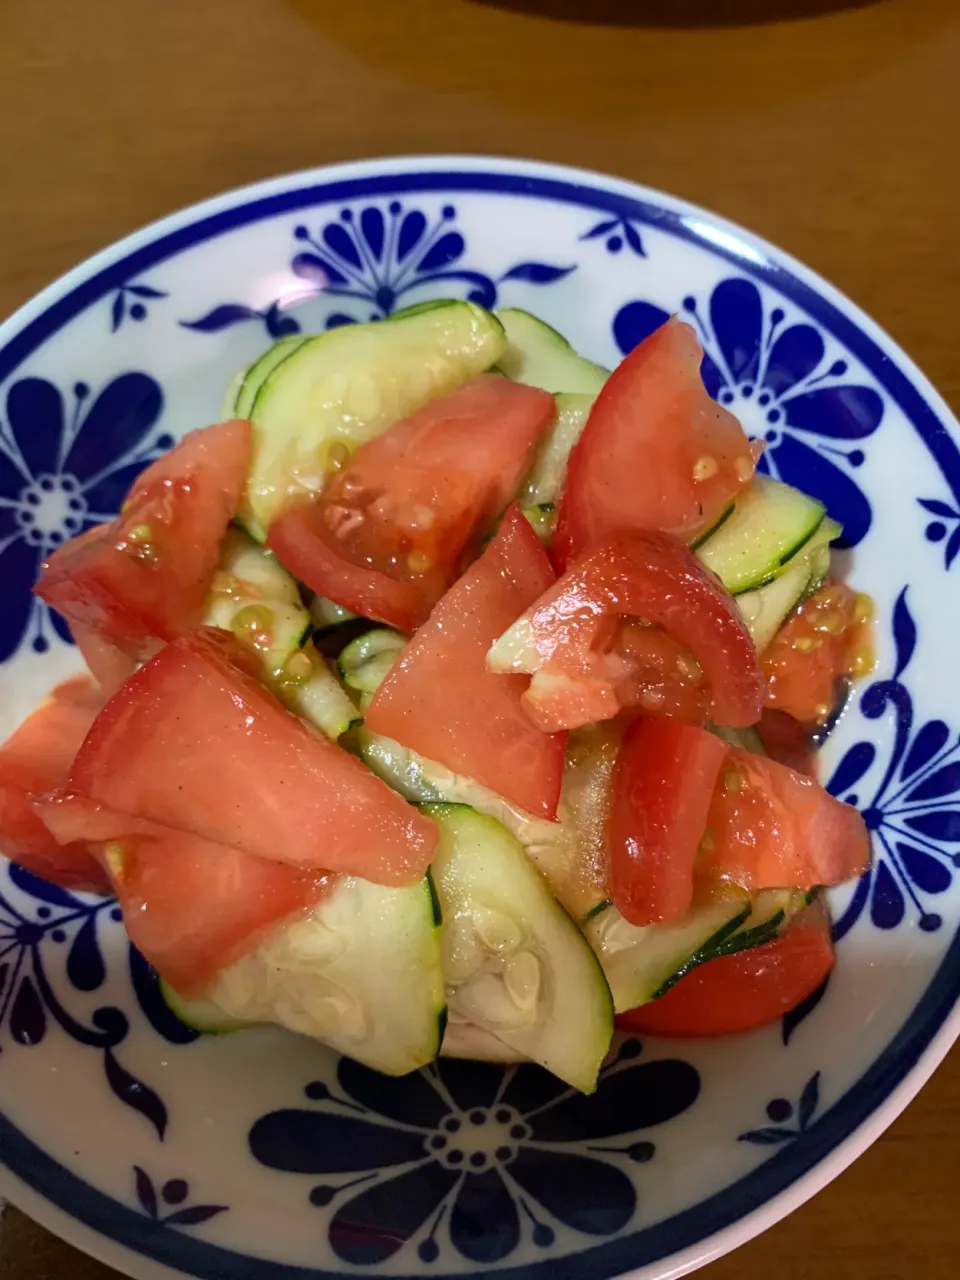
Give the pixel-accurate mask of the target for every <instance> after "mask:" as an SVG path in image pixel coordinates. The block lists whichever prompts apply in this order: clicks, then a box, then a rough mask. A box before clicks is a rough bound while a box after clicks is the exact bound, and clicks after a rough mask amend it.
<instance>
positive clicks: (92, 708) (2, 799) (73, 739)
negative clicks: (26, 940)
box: [0, 676, 110, 893]
mask: <svg viewBox="0 0 960 1280" xmlns="http://www.w3.org/2000/svg"><path fill="white" fill-rule="evenodd" d="M102 705H103V698H102V697H101V695H100V694H99V692H98V691H97V690H96V689H95V688H94V686H93V684H92V682H91V681H90V680H89V679H87V678H86V677H83V676H81V677H79V678H77V679H73V680H68V681H66V682H65V683H64V684H62V685H60V686H59V688H57V689H55V690H54V691H53V693H52V694H51V695H50V697H49V698H47V699H46V701H44V702H42V703H41V704H40V706H39V707H37V709H36V711H34V712H33V714H32V715H31V716H29V717H28V719H27V720H25V721H24V723H23V724H22V725H21V726H20V728H19V729H17V731H16V732H15V733H14V734H13V736H12V737H11V738H9V739H8V740H7V741H6V742H5V743H4V744H3V746H2V747H0V849H2V852H3V853H4V854H6V855H7V857H9V858H12V859H13V860H14V861H15V862H19V863H20V865H21V866H23V867H26V869H27V870H28V871H32V872H33V874H34V875H37V876H40V877H42V878H43V879H44V880H50V881H51V882H52V883H53V884H58V885H60V886H61V887H62V888H64V889H88V890H91V891H92V892H94V893H109V891H110V884H109V881H108V880H107V878H106V876H105V875H104V873H103V870H102V868H101V867H100V865H99V864H98V863H97V862H96V861H95V859H93V858H92V857H91V856H90V853H89V851H88V849H87V847H86V845H84V844H82V843H72V844H67V845H60V844H59V843H58V842H57V841H56V840H55V839H54V837H53V836H52V835H51V834H50V832H49V831H48V830H47V828H46V826H45V825H44V823H43V822H42V821H41V819H40V818H39V817H38V816H37V815H36V813H35V812H34V811H33V808H32V806H31V803H30V797H31V796H32V795H34V794H37V793H40V792H44V791H50V790H51V789H52V788H54V787H60V786H63V784H64V783H65V782H66V780H67V775H68V774H69V772H70V767H71V765H72V764H73V761H74V757H75V756H76V754H77V752H78V751H79V749H80V744H81V743H82V742H83V739H84V737H85V736H86V734H87V731H88V729H89V728H90V726H91V725H92V724H93V721H94V719H95V718H96V715H97V712H98V711H99V710H100V708H101V706H102Z"/></svg>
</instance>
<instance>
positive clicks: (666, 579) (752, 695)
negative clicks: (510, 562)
mask: <svg viewBox="0 0 960 1280" xmlns="http://www.w3.org/2000/svg"><path fill="white" fill-rule="evenodd" d="M630 620H633V621H630ZM637 622H639V623H640V624H641V625H639V626H637V625H636V623H637ZM624 624H627V625H626V627H625V626H624ZM648 631H649V632H650V633H651V634H650V636H649V638H648V639H647V640H644V639H643V637H644V635H645V633H646V632H648ZM487 662H488V666H489V667H490V669H491V670H493V671H500V672H506V671H526V672H528V673H530V674H531V675H532V676H533V679H532V681H531V682H530V687H529V689H527V691H526V693H525V694H524V695H523V705H524V708H525V710H526V712H527V714H528V715H529V716H530V718H531V719H532V721H533V723H534V724H536V725H537V727H538V728H540V729H543V730H544V731H545V732H552V731H555V730H557V729H564V728H569V729H572V728H575V727H576V726H578V725H581V724H588V723H590V722H593V721H599V720H607V719H610V718H611V717H613V716H615V715H616V714H617V713H618V712H619V711H621V710H633V711H636V712H639V711H643V712H646V713H648V714H663V713H664V712H666V713H669V714H673V715H684V717H685V718H690V719H693V720H701V721H702V720H704V719H707V718H708V717H709V719H711V720H712V721H713V722H714V723H715V724H720V725H732V726H735V727H744V726H746V725H750V724H754V723H755V722H756V721H757V720H758V719H759V717H760V711H761V708H762V705H763V693H764V686H763V677H762V675H761V673H760V667H759V664H758V662H757V655H756V650H755V649H754V646H753V641H752V640H751V639H750V634H749V632H748V631H747V629H746V627H745V626H744V623H743V619H742V618H741V617H740V614H739V612H738V610H737V606H736V605H735V603H734V601H733V599H732V597H731V596H729V595H728V594H727V592H726V591H724V589H723V587H721V585H720V583H719V582H718V581H717V579H716V578H715V577H714V576H713V574H711V573H710V572H709V571H708V570H707V569H705V568H704V566H703V565H702V564H701V563H700V561H699V560H698V559H697V558H696V556H695V555H694V554H693V553H692V552H691V551H690V550H688V548H687V547H685V546H684V544H683V543H682V542H681V541H680V540H679V539H678V538H675V537H673V536H672V535H670V534H667V533H655V532H640V533H620V534H614V535H613V536H612V537H610V538H607V539H606V540H605V541H604V542H602V543H600V544H599V545H598V546H596V547H594V548H593V549H592V550H591V551H588V552H587V553H586V555H584V556H581V558H580V559H579V560H577V561H575V562H574V564H572V565H571V566H570V568H569V569H568V570H567V572H566V573H565V574H564V575H563V577H562V578H561V579H560V580H559V581H558V582H557V583H556V584H555V585H554V586H552V587H550V588H549V590H547V591H546V592H545V593H544V594H543V596H542V597H541V598H540V599H539V600H538V601H537V602H536V604H534V605H533V606H532V607H531V608H530V609H528V610H527V612H526V613H525V614H524V615H523V617H522V618H520V619H519V620H518V621H517V622H516V623H514V625H513V626H512V627H510V628H509V629H508V630H507V631H506V632H505V633H504V635H503V636H501V638H500V639H499V640H498V641H497V643H496V644H495V645H494V646H493V647H492V648H491V650H490V654H489V656H488V659H487Z"/></svg>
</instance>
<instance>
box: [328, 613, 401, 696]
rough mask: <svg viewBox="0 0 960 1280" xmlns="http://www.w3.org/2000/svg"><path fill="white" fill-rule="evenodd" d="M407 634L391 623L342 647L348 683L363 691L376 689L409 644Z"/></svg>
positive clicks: (342, 667) (342, 671)
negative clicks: (393, 629) (396, 628)
mask: <svg viewBox="0 0 960 1280" xmlns="http://www.w3.org/2000/svg"><path fill="white" fill-rule="evenodd" d="M406 644H407V638H406V636H403V635H401V634H400V632H399V631H391V630H390V629H389V628H387V627H374V628H373V629H372V630H370V631H365V632H364V633H363V635H362V636H358V637H357V638H356V640H351V641H350V643H349V644H348V645H346V646H345V648H343V649H341V651H340V656H339V658H338V659H337V665H338V666H339V668H340V675H341V676H342V678H343V680H344V683H345V684H348V685H349V686H350V688H351V689H356V690H357V691H358V692H359V693H365V694H368V695H370V696H372V695H373V694H375V693H376V691H377V690H378V689H379V688H380V685H381V684H382V683H383V681H384V680H385V679H386V678H387V676H388V675H389V673H390V668H391V667H392V666H393V664H394V663H395V662H396V660H397V659H398V658H399V657H400V654H401V653H403V651H404V649H405V648H406Z"/></svg>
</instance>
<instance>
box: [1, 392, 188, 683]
mask: <svg viewBox="0 0 960 1280" xmlns="http://www.w3.org/2000/svg"><path fill="white" fill-rule="evenodd" d="M162 407H163V393H162V391H161V390H160V386H159V384H158V383H157V382H156V381H155V380H154V379H153V378H151V377H149V376H148V375H147V374H145V373H126V374H122V375H121V376H120V377H118V378H114V379H113V381H112V382H109V383H108V384H107V385H106V386H105V387H104V388H103V389H102V390H101V391H100V392H99V393H98V394H97V395H96V396H94V397H93V398H92V400H91V390H90V387H89V386H88V385H87V384H86V383H85V382H77V383H75V384H74V386H73V388H72V403H71V404H69V405H68V404H67V403H65V399H64V396H63V394H62V393H61V391H60V390H59V388H57V387H56V386H54V385H53V383H52V382H48V381H47V380H46V379H44V378H23V379H21V380H20V381H19V382H14V383H13V385H12V386H11V387H10V388H9V390H8V391H7V395H6V415H5V420H4V418H0V577H2V581H3V589H4V608H3V610H2V611H0V662H4V661H6V660H7V659H8V658H9V657H11V655H12V654H14V653H15V652H16V651H17V649H18V648H19V647H20V644H21V642H22V641H23V640H24V639H25V638H26V639H27V640H29V642H30V644H31V645H32V647H33V649H34V650H35V651H36V652H37V653H43V652H44V651H45V650H46V649H48V648H49V645H50V638H51V633H53V634H55V635H57V636H59V637H60V639H61V640H65V641H67V642H68V643H71V640H70V633H69V631H68V630H67V627H66V626H65V624H64V623H63V622H62V621H61V619H60V618H59V617H58V615H57V614H55V613H53V612H52V611H50V610H48V609H47V608H46V606H45V605H44V604H42V603H41V602H40V601H39V600H37V599H36V597H34V596H33V595H31V589H32V587H33V584H34V582H35V581H36V579H37V576H38V574H39V572H40V565H41V564H42V563H43V561H44V559H45V558H46V556H48V555H49V554H50V552H51V551H54V550H55V549H56V548H57V547H58V546H60V545H61V543H63V542H65V541H66V540H67V539H69V538H72V537H74V536H75V535H76V534H78V533H83V532H84V530H86V529H90V528H92V527H93V525H95V524H101V523H102V522H103V521H104V520H109V519H110V518H111V517H112V516H114V515H116V513H117V511H118V510H119V507H120V503H121V502H122V501H123V499H124V496H125V494H126V492H127V489H128V488H129V487H130V484H131V483H132V481H133V479H134V477H135V476H136V475H137V474H138V473H139V472H140V471H142V470H143V468H144V467H145V466H146V465H147V463H149V462H151V461H152V460H153V459H154V458H156V457H159V455H160V454H161V453H162V452H163V450H164V449H168V448H169V447H170V445H171V444H173V438H172V436H169V435H166V434H163V435H159V436H155V435H153V434H152V432H153V428H154V427H155V426H156V423H157V420H158V419H159V417H160V412H161V409H162Z"/></svg>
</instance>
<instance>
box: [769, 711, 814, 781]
mask: <svg viewBox="0 0 960 1280" xmlns="http://www.w3.org/2000/svg"><path fill="white" fill-rule="evenodd" d="M757 733H758V734H759V735H760V741H761V742H762V743H763V749H764V751H766V753H767V755H768V756H770V757H771V758H772V759H774V760H776V761H777V762H778V764H785V765H786V766H787V768H789V769H795V770H796V771H797V773H803V774H806V776H807V777H808V778H816V777H817V776H818V774H817V753H816V750H815V748H814V745H813V739H812V737H811V733H810V726H809V725H806V724H801V723H800V722H799V720H794V718H793V716H788V715H787V713H786V712H785V711H776V710H774V709H773V708H772V707H764V709H763V715H762V716H761V717H760V721H759V723H758V724H757Z"/></svg>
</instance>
